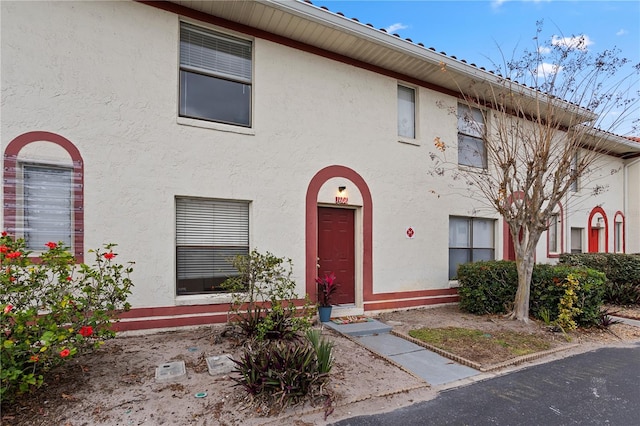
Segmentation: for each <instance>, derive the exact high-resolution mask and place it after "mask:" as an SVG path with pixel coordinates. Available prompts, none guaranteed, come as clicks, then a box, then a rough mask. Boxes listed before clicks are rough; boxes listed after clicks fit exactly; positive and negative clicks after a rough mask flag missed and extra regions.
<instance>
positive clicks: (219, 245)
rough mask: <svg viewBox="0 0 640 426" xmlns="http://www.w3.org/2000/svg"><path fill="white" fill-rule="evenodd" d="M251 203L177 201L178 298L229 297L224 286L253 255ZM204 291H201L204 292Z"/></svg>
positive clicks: (197, 199) (234, 201) (187, 198)
mask: <svg viewBox="0 0 640 426" xmlns="http://www.w3.org/2000/svg"><path fill="white" fill-rule="evenodd" d="M249 204H250V203H249V202H248V201H238V200H222V199H215V198H196V197H176V294H177V295H178V296H182V295H193V294H215V293H218V294H219V293H225V290H224V289H222V288H221V287H220V284H221V283H222V282H223V281H224V280H226V279H227V278H229V277H231V276H236V275H237V270H236V269H235V268H234V267H233V265H232V264H231V260H233V257H234V256H235V255H247V254H249ZM200 287H201V288H200Z"/></svg>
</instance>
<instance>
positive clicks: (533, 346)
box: [409, 327, 551, 364]
mask: <svg viewBox="0 0 640 426" xmlns="http://www.w3.org/2000/svg"><path fill="white" fill-rule="evenodd" d="M409 335H410V336H411V337H414V338H416V339H418V340H421V341H423V342H425V343H428V344H430V345H433V346H435V347H437V348H440V349H444V350H445V351H447V352H450V353H452V354H455V355H459V356H462V357H464V358H466V359H469V360H471V361H474V362H478V363H481V364H487V363H489V364H493V363H497V362H501V361H506V360H508V359H510V358H514V357H517V356H522V355H528V354H532V353H536V352H541V351H544V350H547V349H550V348H551V344H550V343H549V342H548V341H546V340H545V339H543V338H541V337H539V336H536V335H533V334H528V333H518V332H513V331H497V332H491V333H489V332H484V331H481V330H473V329H467V328H457V327H447V328H421V329H417V330H411V331H410V332H409Z"/></svg>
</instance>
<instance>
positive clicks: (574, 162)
mask: <svg viewBox="0 0 640 426" xmlns="http://www.w3.org/2000/svg"><path fill="white" fill-rule="evenodd" d="M577 170H578V153H576V154H575V155H574V156H573V157H572V158H571V174H572V175H573V174H574V173H576V171H577ZM579 180H580V179H579V177H578V176H576V178H575V180H574V181H573V182H571V185H570V186H569V190H570V191H571V192H578V190H579V189H580V182H579Z"/></svg>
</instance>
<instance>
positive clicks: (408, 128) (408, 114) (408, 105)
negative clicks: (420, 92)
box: [397, 84, 417, 139]
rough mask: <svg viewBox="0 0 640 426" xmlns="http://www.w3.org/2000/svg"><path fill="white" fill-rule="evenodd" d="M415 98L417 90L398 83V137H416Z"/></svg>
mask: <svg viewBox="0 0 640 426" xmlns="http://www.w3.org/2000/svg"><path fill="white" fill-rule="evenodd" d="M416 98H417V90H416V89H415V88H413V87H409V86H406V85H403V84H398V91H397V101H398V137H400V138H401V139H402V138H404V139H416V116H417V115H416Z"/></svg>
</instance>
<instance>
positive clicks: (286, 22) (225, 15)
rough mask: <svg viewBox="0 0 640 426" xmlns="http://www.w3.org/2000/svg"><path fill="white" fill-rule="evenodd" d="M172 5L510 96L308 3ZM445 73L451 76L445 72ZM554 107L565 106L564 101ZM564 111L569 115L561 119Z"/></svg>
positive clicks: (535, 99)
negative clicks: (444, 70)
mask: <svg viewBox="0 0 640 426" xmlns="http://www.w3.org/2000/svg"><path fill="white" fill-rule="evenodd" d="M170 3H174V4H177V5H180V6H183V7H187V8H189V9H193V10H195V11H198V12H203V13H206V14H208V15H212V16H215V17H219V18H222V19H225V20H228V21H231V22H235V23H238V24H242V25H246V26H249V27H252V28H255V29H258V30H261V31H265V32H268V33H271V34H274V35H277V36H281V37H284V38H286V39H289V40H293V41H296V42H300V43H304V44H306V45H308V46H311V47H314V48H318V49H322V50H324V51H327V52H330V53H335V54H339V55H342V56H344V57H347V58H351V59H354V60H356V61H360V62H361V63H365V64H369V65H373V66H375V67H378V68H381V69H384V70H388V71H390V72H392V73H396V74H398V75H400V76H406V77H408V81H409V82H410V83H411V82H415V83H416V84H421V83H427V87H429V86H435V87H437V88H439V89H440V90H442V89H443V91H445V92H446V91H449V92H452V93H460V91H461V88H463V89H464V88H467V87H472V86H473V87H474V90H475V91H476V93H474V95H478V96H480V97H481V98H482V97H484V99H485V100H490V99H494V97H495V96H498V95H499V92H505V94H506V91H505V89H504V87H505V86H506V83H505V82H504V80H503V79H502V78H501V77H499V76H497V75H495V74H493V73H490V72H488V71H486V70H484V69H483V68H478V67H476V66H475V65H473V64H468V63H466V62H465V61H464V60H458V59H457V58H455V57H454V56H448V55H446V54H445V53H444V52H436V51H435V50H434V49H433V48H427V47H424V46H422V45H421V44H416V43H414V42H412V41H411V40H408V39H407V40H404V39H401V38H400V37H397V36H395V35H391V34H387V33H386V32H384V31H383V30H379V29H375V28H373V27H371V26H369V25H367V24H364V23H361V22H359V21H357V20H356V19H353V18H352V19H349V18H346V17H344V16H342V15H339V14H336V13H333V12H330V11H328V10H325V9H323V8H319V7H316V6H314V5H312V4H309V3H306V2H303V1H299V0H288V1H276V0H229V1H210V0H207V1H200V0H174V1H171V2H170ZM443 67H446V69H447V71H448V72H443ZM412 79H413V80H415V81H412ZM509 84H510V85H511V90H512V91H514V92H515V93H519V94H520V95H521V96H525V97H526V98H529V99H530V100H531V103H530V105H531V106H530V108H531V111H538V112H540V113H542V114H544V111H545V102H547V100H546V97H545V96H544V95H543V94H541V93H540V92H537V91H536V90H534V89H532V88H529V87H526V86H523V85H520V84H517V82H509ZM551 102H560V103H562V101H561V100H559V99H553V100H552V101H551ZM559 111H563V112H564V114H562V116H558V115H559V114H560V113H559ZM555 113H556V116H555V117H554V118H555V119H557V120H559V121H560V122H561V123H566V125H567V126H569V127H570V126H573V125H575V124H576V115H575V114H577V115H578V116H580V117H581V118H582V119H584V120H587V119H589V118H593V116H592V114H591V113H590V112H589V111H587V110H584V109H581V108H579V107H578V106H577V105H574V104H569V103H565V105H564V108H563V109H557V110H555ZM578 121H579V120H578ZM609 136H610V137H609V138H607V139H613V140H610V142H612V143H611V145H610V146H609V147H608V148H610V149H608V151H609V152H615V153H616V154H618V155H620V154H622V153H623V152H625V153H629V151H631V152H636V151H635V149H634V148H635V146H633V144H631V146H629V145H628V144H626V143H623V144H621V145H622V146H619V145H620V144H619V141H618V140H616V139H618V138H617V137H613V136H615V135H609ZM629 148H631V149H629Z"/></svg>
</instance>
